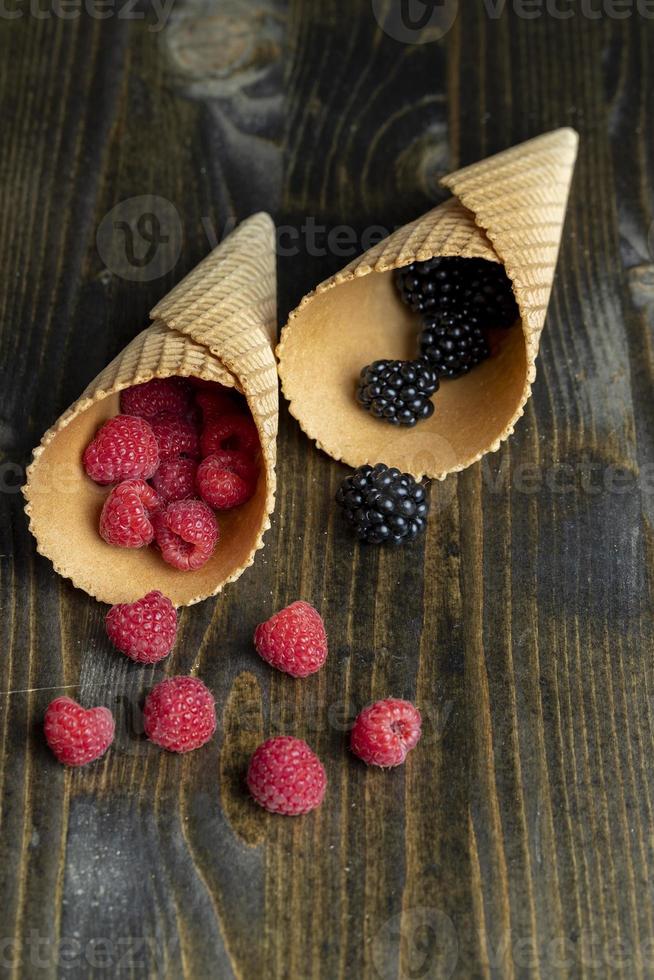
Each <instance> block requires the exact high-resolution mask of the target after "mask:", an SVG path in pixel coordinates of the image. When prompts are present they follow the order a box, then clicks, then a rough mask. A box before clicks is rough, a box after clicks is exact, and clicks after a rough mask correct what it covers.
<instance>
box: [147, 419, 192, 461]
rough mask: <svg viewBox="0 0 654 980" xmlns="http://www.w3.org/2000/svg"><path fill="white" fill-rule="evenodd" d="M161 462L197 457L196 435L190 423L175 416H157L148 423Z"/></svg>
mask: <svg viewBox="0 0 654 980" xmlns="http://www.w3.org/2000/svg"><path fill="white" fill-rule="evenodd" d="M150 425H151V426H152V431H153V432H154V437H155V439H156V440H157V446H158V447H159V459H160V460H161V461H162V462H163V461H164V460H166V459H172V458H173V457H174V456H181V455H182V454H183V455H185V456H197V455H198V450H199V444H198V433H197V430H196V428H195V426H194V425H193V423H192V422H189V421H188V420H187V419H182V418H179V416H176V415H157V417H156V418H155V419H153V420H152V422H151V423H150Z"/></svg>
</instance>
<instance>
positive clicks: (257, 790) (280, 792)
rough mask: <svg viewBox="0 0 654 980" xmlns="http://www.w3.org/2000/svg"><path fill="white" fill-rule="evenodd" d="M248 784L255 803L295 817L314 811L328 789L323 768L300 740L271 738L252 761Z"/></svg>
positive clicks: (273, 811)
mask: <svg viewBox="0 0 654 980" xmlns="http://www.w3.org/2000/svg"><path fill="white" fill-rule="evenodd" d="M247 785H248V789H249V790H250V793H251V794H252V796H253V797H254V799H255V800H256V802H257V803H258V804H259V805H260V806H262V807H264V808H265V809H266V810H270V812H271V813H284V814H286V815H287V816H291V817H295V816H298V815H299V814H300V813H308V812H309V810H315V808H316V807H317V806H320V804H321V803H322V801H323V797H324V795H325V790H326V788H327V776H326V774H325V770H324V767H323V765H322V763H321V761H320V759H319V758H318V756H317V755H316V754H315V752H312V750H311V749H310V748H309V746H308V745H307V743H306V742H303V741H302V739H301V738H291V737H290V736H289V735H281V736H279V737H278V738H269V739H268V741H267V742H264V743H263V745H260V746H259V748H258V749H257V750H256V751H255V753H254V755H253V756H252V758H251V759H250V765H249V767H248V774H247Z"/></svg>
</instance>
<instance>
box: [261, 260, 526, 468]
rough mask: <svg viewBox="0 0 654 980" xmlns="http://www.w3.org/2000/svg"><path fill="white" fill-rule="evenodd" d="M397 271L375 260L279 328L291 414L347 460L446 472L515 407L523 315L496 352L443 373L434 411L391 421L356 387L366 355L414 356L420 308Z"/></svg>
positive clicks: (483, 443)
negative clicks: (407, 301)
mask: <svg viewBox="0 0 654 980" xmlns="http://www.w3.org/2000/svg"><path fill="white" fill-rule="evenodd" d="M482 257H486V258H487V257H488V255H487V253H486V254H485V255H484V256H482ZM402 264H404V263H402ZM393 277H394V273H393V271H392V270H388V271H383V272H378V271H375V270H371V271H370V272H368V273H367V274H365V275H359V276H358V277H355V278H352V279H350V280H349V281H345V282H340V283H337V284H333V285H330V286H329V287H328V288H323V289H318V291H317V292H316V293H315V294H314V295H313V296H311V297H309V298H308V299H307V300H305V302H304V303H303V304H302V305H301V306H300V307H299V308H298V310H296V312H295V313H294V314H292V316H291V319H290V320H289V324H288V326H287V327H286V328H285V332H284V334H283V335H282V343H281V344H280V349H279V355H280V360H281V369H280V373H281V376H282V387H283V391H284V394H285V396H286V397H287V399H288V400H289V402H290V411H291V414H292V415H294V416H295V418H297V419H298V421H299V422H300V424H301V425H302V427H303V429H304V430H305V431H306V432H307V434H308V435H309V436H311V438H313V439H314V440H315V441H316V443H317V444H318V446H319V447H320V448H321V449H323V450H324V451H325V452H327V453H329V455H331V456H333V457H335V458H336V459H340V460H342V461H343V462H345V463H348V464H349V465H350V466H360V465H362V464H363V463H371V464H374V463H377V462H385V463H388V464H391V465H394V466H397V467H399V468H400V469H402V470H404V471H406V472H409V473H412V474H413V475H414V476H415V477H418V478H419V477H422V476H429V477H434V478H439V479H440V478H443V477H444V476H446V475H447V474H448V473H451V472H455V471H457V470H461V469H463V468H464V467H466V466H468V465H470V463H472V462H474V461H475V460H476V459H478V458H479V457H480V455H481V454H482V453H484V452H487V451H488V450H489V448H491V447H493V446H494V445H495V444H496V443H498V442H499V440H500V439H501V438H502V437H503V435H505V434H506V430H507V426H508V425H510V424H512V422H513V421H514V420H515V418H516V417H517V416H518V415H519V413H520V410H521V406H522V404H523V402H524V392H525V385H526V383H527V377H528V362H527V348H526V340H525V334H524V331H523V330H522V329H520V324H519V323H517V324H515V325H514V326H513V327H511V328H510V329H508V330H497V331H494V332H493V336H492V338H491V345H492V349H493V354H492V356H491V357H490V358H489V359H488V360H486V361H484V362H483V363H482V364H480V365H478V366H477V367H475V368H474V369H473V370H472V371H470V373H469V374H466V375H464V376H462V377H460V378H458V379H456V380H454V381H443V382H442V383H441V387H440V390H439V391H438V393H437V394H436V396H435V398H434V404H435V406H436V410H435V412H434V414H433V415H432V417H431V418H430V419H427V420H425V421H421V422H419V423H418V425H416V426H415V428H408V429H407V428H402V427H401V426H397V427H394V426H390V425H389V424H388V423H386V422H383V421H379V420H377V419H374V418H372V417H371V416H370V415H369V414H368V413H367V412H364V411H363V410H362V409H361V408H360V407H359V406H358V405H357V403H356V400H355V388H356V382H357V378H358V376H359V372H360V370H361V368H362V367H363V366H364V365H366V364H369V363H371V362H372V361H375V360H379V359H381V358H389V359H395V358H397V359H409V358H414V357H415V356H416V352H417V349H418V332H419V329H420V317H419V316H418V315H417V314H415V313H412V312H411V311H410V310H409V309H407V307H406V306H405V305H404V304H403V303H402V301H401V300H400V298H399V295H398V292H397V289H396V287H395V284H394V281H393Z"/></svg>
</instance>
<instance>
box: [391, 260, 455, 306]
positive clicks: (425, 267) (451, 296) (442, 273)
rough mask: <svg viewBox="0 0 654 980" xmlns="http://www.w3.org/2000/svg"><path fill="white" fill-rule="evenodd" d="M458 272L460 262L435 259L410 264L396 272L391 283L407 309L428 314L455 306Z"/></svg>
mask: <svg viewBox="0 0 654 980" xmlns="http://www.w3.org/2000/svg"><path fill="white" fill-rule="evenodd" d="M452 263H455V264H452ZM462 272H463V270H462V269H461V268H460V260H455V259H444V258H440V257H437V258H434V259H428V260H427V261H426V262H412V263H411V265H406V266H404V268H402V269H398V270H397V272H396V273H395V281H396V283H397V286H398V289H399V291H400V296H401V297H402V300H403V302H404V303H406V305H407V306H408V307H410V308H411V309H412V310H413V311H414V312H415V313H431V312H434V311H435V310H440V309H444V308H446V307H447V306H448V305H450V304H454V303H456V302H457V299H459V298H460V294H461V287H462V282H463V275H462Z"/></svg>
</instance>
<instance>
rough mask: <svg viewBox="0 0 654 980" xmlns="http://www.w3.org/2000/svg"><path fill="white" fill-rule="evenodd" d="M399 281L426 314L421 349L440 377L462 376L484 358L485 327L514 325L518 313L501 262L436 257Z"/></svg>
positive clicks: (402, 272) (401, 272) (408, 269)
mask: <svg viewBox="0 0 654 980" xmlns="http://www.w3.org/2000/svg"><path fill="white" fill-rule="evenodd" d="M395 281H396V284H397V287H398V289H399V291H400V296H401V297H402V300H403V301H404V302H405V303H406V305H407V306H408V307H409V308H410V309H412V310H413V311H414V312H416V313H420V314H421V316H422V333H421V335H420V353H421V356H422V357H423V358H426V360H427V361H428V362H429V363H430V364H431V366H432V367H433V368H434V370H435V371H436V372H437V374H438V376H439V378H458V377H460V376H461V375H462V374H466V373H467V372H468V371H470V370H471V369H472V368H473V367H475V365H476V364H479V363H480V362H481V361H483V360H485V359H486V358H487V357H488V355H489V353H490V349H489V346H488V338H487V333H486V331H487V330H489V329H490V328H492V327H500V328H506V327H511V326H512V325H513V324H514V323H515V321H516V320H517V318H518V315H519V311H518V304H517V303H516V301H515V296H514V295H513V289H512V288H511V280H510V279H509V277H508V276H507V274H506V272H505V270H504V266H502V265H500V263H499V262H488V261H487V260H486V259H462V258H454V257H437V258H434V259H429V260H428V261H427V262H412V263H411V265H407V266H405V267H404V268H403V269H398V271H397V272H396V274H395Z"/></svg>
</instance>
